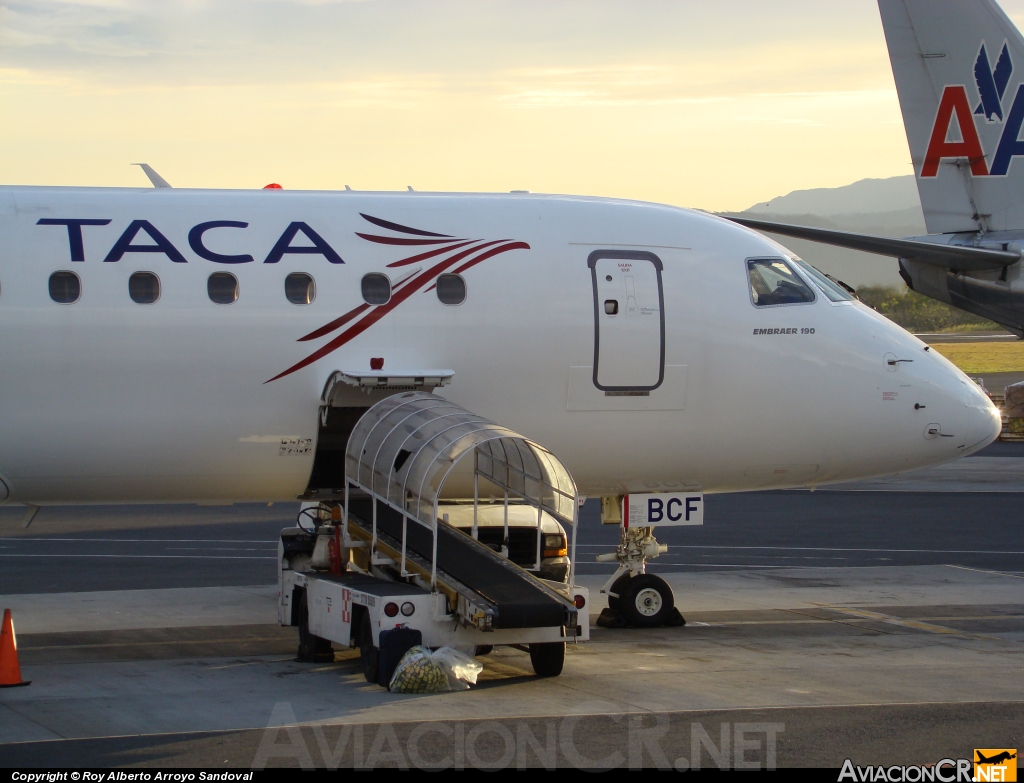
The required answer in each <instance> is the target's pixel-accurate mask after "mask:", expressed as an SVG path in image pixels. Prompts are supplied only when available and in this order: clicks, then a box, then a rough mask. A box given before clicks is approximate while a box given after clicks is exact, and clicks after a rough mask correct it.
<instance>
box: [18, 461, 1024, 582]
mask: <svg viewBox="0 0 1024 783" xmlns="http://www.w3.org/2000/svg"><path fill="white" fill-rule="evenodd" d="M990 457H997V458H1003V459H1007V458H1010V459H1012V460H1013V463H1014V464H1016V463H1017V462H1018V458H1019V464H1020V465H1021V467H1022V468H1024V443H996V444H993V446H991V447H989V448H988V449H986V450H985V451H984V452H983V453H982V454H981V455H979V456H977V457H969V458H967V459H966V460H964V461H962V463H954V464H961V465H962V464H963V463H968V464H970V463H971V461H972V460H975V461H977V460H979V459H982V460H983V459H986V458H990ZM907 480H908V481H910V480H913V476H912V475H908V477H907ZM915 486H916V485H915ZM1019 487H1020V489H1021V490H1024V481H1019ZM834 492H835V490H830V491H818V492H813V493H812V492H808V491H806V490H790V491H774V492H751V493H741V494H730V495H710V496H708V497H707V499H706V510H705V518H706V523H705V525H704V526H703V527H700V528H661V529H660V530H658V531H657V535H658V538H659V541H662V542H663V543H667V544H668V545H669V552H668V554H667V555H662V556H661V557H659V558H658V559H657V560H654V561H652V562H651V567H650V570H651V571H652V572H654V573H664V572H675V571H682V572H690V571H698V572H699V571H713V570H723V569H744V568H752V567H756V568H793V567H825V566H842V567H864V566H878V565H928V564H938V563H949V564H955V565H960V566H966V567H971V568H987V569H994V570H1001V571H1024V525H1021V524H1020V520H1021V518H1022V509H1024V497H1022V496H1021V495H1020V494H1018V493H1014V492H985V493H981V492H900V491H886V492H880V491H878V492H876V491H856V492H842V494H841V496H837V495H835V494H834ZM21 513H22V512H21V509H19V508H9V509H0V535H2V536H3V537H2V538H0V595H6V594H20V593H63V592H80V591H102V590H143V589H159V588H173V587H218V586H231V585H260V584H275V583H276V582H277V572H276V570H275V563H276V555H277V537H278V534H279V533H280V530H281V528H283V527H287V526H290V525H292V524H294V519H295V515H296V514H297V513H298V504H297V503H284V504H275V505H274V506H271V507H268V506H266V505H265V504H260V505H255V504H238V505H235V506H230V507H196V506H161V507H152V506H117V507H112V506H104V507H51V508H45V509H43V510H41V511H40V512H39V514H38V515H37V517H36V519H35V520H34V521H33V523H32V525H31V527H30V528H29V529H28V530H23V529H22V528H21V526H20V518H21ZM171 520H174V521H175V522H177V523H178V524H176V525H174V526H170V525H169V524H168V523H169V522H170V521H171ZM182 520H188V522H189V523H191V522H192V521H193V520H195V524H185V525H182V524H180V522H181V521H182ZM140 524H141V525H144V526H142V527H140V526H139V525H140ZM54 528H59V531H60V532H49V531H50V530H53V529H54ZM617 540H618V528H617V527H615V526H602V525H601V524H600V505H599V502H598V501H596V500H589V501H587V503H586V504H585V506H584V508H583V510H582V513H581V523H580V531H579V538H578V540H577V560H578V562H579V568H580V573H581V574H602V573H611V572H612V571H613V570H614V567H613V566H611V565H608V564H599V563H595V562H593V561H594V557H595V556H596V555H597V554H599V553H602V552H607V551H610V550H612V549H614V547H615V544H616V542H617Z"/></svg>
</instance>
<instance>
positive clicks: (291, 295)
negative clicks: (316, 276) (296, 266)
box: [284, 272, 316, 305]
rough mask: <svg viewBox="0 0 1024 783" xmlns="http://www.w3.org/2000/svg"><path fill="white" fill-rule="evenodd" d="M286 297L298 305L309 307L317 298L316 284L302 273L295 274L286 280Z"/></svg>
mask: <svg viewBox="0 0 1024 783" xmlns="http://www.w3.org/2000/svg"><path fill="white" fill-rule="evenodd" d="M284 295H285V296H286V297H287V298H288V301H289V302H291V303H292V304H297V305H308V304H311V303H312V302H313V300H314V299H315V298H316V283H314V282H313V278H312V277H310V276H309V275H307V274H303V273H302V272H293V273H292V274H290V275H288V277H286V278H285V279H284Z"/></svg>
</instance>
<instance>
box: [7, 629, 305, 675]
mask: <svg viewBox="0 0 1024 783" xmlns="http://www.w3.org/2000/svg"><path fill="white" fill-rule="evenodd" d="M184 627H188V626H184ZM179 629H180V628H179V626H168V627H167V629H166V630H171V631H173V630H179ZM126 630H128V629H126ZM146 630H151V629H146ZM159 630H164V629H159ZM91 633H96V632H95V631H93V632H91ZM99 633H102V631H101V632H99ZM22 636H23V637H24V636H28V634H22ZM282 641H284V642H287V641H291V640H290V639H285V638H282V637H280V636H266V637H255V636H254V637H244V638H238V637H236V638H234V639H184V640H177V641H167V642H108V643H105V644H48V645H39V646H35V647H30V646H27V645H24V644H23V645H20V646H19V647H18V649H19V650H20V651H21V652H25V651H26V650H33V651H34V650H98V649H104V648H108V647H166V646H168V645H172V644H230V643H235V642H282ZM282 660H289V661H293V660H295V658H294V657H293V658H287V659H282ZM37 665H38V664H37ZM43 665H46V664H43ZM218 668H227V667H218Z"/></svg>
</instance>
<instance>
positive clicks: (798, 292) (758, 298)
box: [747, 258, 814, 307]
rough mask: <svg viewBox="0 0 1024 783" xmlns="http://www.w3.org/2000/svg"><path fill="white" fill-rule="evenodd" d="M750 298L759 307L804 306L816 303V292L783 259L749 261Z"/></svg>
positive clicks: (753, 259)
mask: <svg viewBox="0 0 1024 783" xmlns="http://www.w3.org/2000/svg"><path fill="white" fill-rule="evenodd" d="M747 276H748V277H749V278H750V298H751V299H752V300H753V302H754V305H755V306H757V307H771V306H773V305H788V304H804V303H806V302H813V301H814V292H813V291H812V290H811V289H810V288H809V287H808V286H807V284H806V283H805V282H804V281H803V280H801V279H800V277H799V276H798V275H797V274H796V272H794V271H793V267H791V266H790V265H789V263H788V262H787V261H784V260H783V259H781V258H751V259H748V260H747Z"/></svg>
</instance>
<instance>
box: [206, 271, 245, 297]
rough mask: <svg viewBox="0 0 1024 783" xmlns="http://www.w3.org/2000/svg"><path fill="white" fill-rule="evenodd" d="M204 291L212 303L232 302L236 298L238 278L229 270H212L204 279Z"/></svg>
mask: <svg viewBox="0 0 1024 783" xmlns="http://www.w3.org/2000/svg"><path fill="white" fill-rule="evenodd" d="M206 293H207V294H209V295H210V301H211V302H213V303H214V304H232V303H233V302H235V301H236V300H237V299H238V279H237V278H236V277H235V276H234V275H233V274H230V273H229V272H214V273H213V274H212V275H210V277H209V278H207V280H206Z"/></svg>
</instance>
